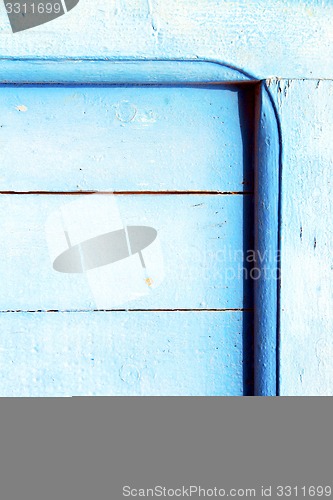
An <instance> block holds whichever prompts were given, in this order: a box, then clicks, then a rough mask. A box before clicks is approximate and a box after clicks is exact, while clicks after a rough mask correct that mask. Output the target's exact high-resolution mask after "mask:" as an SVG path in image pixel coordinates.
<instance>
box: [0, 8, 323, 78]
mask: <svg viewBox="0 0 333 500" xmlns="http://www.w3.org/2000/svg"><path fill="white" fill-rule="evenodd" d="M332 16H333V5H332V2H331V1H330V0H324V1H321V2H318V1H317V0H304V1H294V0H265V1H262V0H260V1H258V0H247V1H243V0H241V1H238V0H232V1H228V2H227V1H220V0H200V2H196V3H194V2H193V1H192V0H182V1H179V0H168V1H163V0H150V1H149V2H147V0H140V1H139V0H122V1H119V0H112V1H109V0H94V2H91V1H90V0H81V1H80V2H79V4H78V5H77V6H76V7H75V9H73V10H72V11H70V12H69V13H68V14H66V15H64V16H62V17H60V18H59V19H57V20H55V21H53V22H50V23H47V24H45V25H42V26H39V27H36V28H34V29H32V30H27V31H26V32H22V33H19V34H15V35H13V34H12V32H11V29H10V25H9V21H8V18H7V16H6V12H5V8H4V6H2V8H1V9H0V47H1V49H0V53H1V55H2V56H7V57H19V58H22V57H31V56H35V57H47V58H51V57H63V58H66V57H72V56H76V57H87V56H90V57H102V58H106V57H119V56H121V55H122V56H132V57H134V58H149V57H157V58H163V57H167V58H178V57H180V58H200V57H202V58H206V59H216V60H219V61H224V62H228V63H230V64H233V65H235V66H237V67H239V68H242V69H245V70H247V71H249V72H250V73H252V74H254V75H256V76H257V77H258V78H267V77H268V76H272V75H278V76H285V77H294V78H311V77H318V78H319V77H321V78H329V77H331V76H332V66H331V60H332V47H333V45H332V44H333V41H332V36H331V31H332V30H331V19H332Z"/></svg>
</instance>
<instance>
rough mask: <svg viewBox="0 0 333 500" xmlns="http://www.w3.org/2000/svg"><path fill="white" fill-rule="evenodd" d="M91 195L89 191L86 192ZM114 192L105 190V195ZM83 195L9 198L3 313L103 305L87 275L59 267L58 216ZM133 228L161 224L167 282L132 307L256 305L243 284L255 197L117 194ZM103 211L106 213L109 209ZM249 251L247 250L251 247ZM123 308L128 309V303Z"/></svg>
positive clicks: (1, 269) (3, 206) (2, 213)
mask: <svg viewBox="0 0 333 500" xmlns="http://www.w3.org/2000/svg"><path fill="white" fill-rule="evenodd" d="M81 196H87V195H81ZM104 196H108V195H99V198H100V199H101V201H102V198H103V197H104ZM77 198H78V197H77V196H75V197H74V196H60V195H1V196H0V220H1V223H0V226H1V235H2V245H1V251H2V253H3V255H6V259H1V261H0V275H1V278H2V286H1V295H0V307H1V309H2V310H5V311H6V310H39V309H43V310H49V309H52V310H53V309H59V310H73V309H74V310H76V309H79V310H82V309H95V308H96V306H95V304H94V301H93V297H92V295H91V293H90V290H89V286H88V284H87V282H86V278H85V275H81V274H75V275H73V274H63V273H58V272H56V271H55V270H54V269H53V267H52V263H53V262H52V261H51V259H50V256H49V251H48V247H47V239H46V223H47V220H48V217H49V215H50V214H52V213H53V212H54V211H56V210H57V209H59V208H60V207H61V206H62V205H64V204H66V203H68V202H70V201H71V200H73V199H77ZM117 204H118V208H119V210H120V214H121V217H122V220H123V221H124V223H126V224H127V225H144V226H149V227H154V228H155V229H156V230H157V232H158V236H159V240H160V245H161V249H162V253H163V258H164V272H165V279H164V282H163V285H161V286H160V287H159V288H158V289H156V290H153V291H152V293H151V294H150V295H149V296H148V297H145V298H142V299H138V300H136V301H134V302H130V303H128V304H125V305H124V307H129V308H131V309H146V308H147V309H184V308H185V309H225V308H226V309H242V308H248V307H251V305H252V300H253V297H252V292H251V287H250V284H249V282H248V281H247V282H245V283H244V284H243V271H242V270H243V266H244V264H245V266H248V264H247V263H246V262H245V263H244V262H243V256H244V248H245V247H244V245H247V246H246V248H251V240H250V239H248V241H247V242H244V235H243V225H244V223H245V224H247V223H249V222H250V221H251V213H252V207H251V197H250V196H241V195H239V196H232V195H229V196H225V195H132V196H128V195H127V196H117ZM101 216H105V215H104V212H103V206H102V208H101ZM246 248H245V250H246ZM122 308H123V307H122Z"/></svg>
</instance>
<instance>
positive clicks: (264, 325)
mask: <svg viewBox="0 0 333 500" xmlns="http://www.w3.org/2000/svg"><path fill="white" fill-rule="evenodd" d="M258 98H259V101H260V104H259V106H258V123H257V127H258V128H257V152H256V168H255V248H256V258H257V260H256V264H255V269H256V272H255V277H254V293H255V311H256V312H255V323H254V331H255V348H254V349H255V394H256V395H258V396H275V395H277V394H278V392H279V387H278V374H277V371H278V362H277V361H278V335H279V314H278V300H279V288H280V282H279V279H280V259H279V252H280V242H279V200H280V175H281V147H282V135H281V130H280V122H279V118H278V115H277V112H276V108H275V105H274V102H273V101H272V97H271V95H270V93H269V91H268V88H267V87H266V84H265V83H262V84H261V87H260V93H259V95H258Z"/></svg>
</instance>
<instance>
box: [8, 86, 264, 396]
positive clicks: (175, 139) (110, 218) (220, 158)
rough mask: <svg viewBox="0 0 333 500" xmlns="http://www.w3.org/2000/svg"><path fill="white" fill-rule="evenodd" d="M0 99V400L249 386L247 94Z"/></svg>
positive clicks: (59, 93)
mask: <svg viewBox="0 0 333 500" xmlns="http://www.w3.org/2000/svg"><path fill="white" fill-rule="evenodd" d="M0 94H1V104H0V108H1V120H2V121H1V123H2V127H1V131H0V134H1V135H0V138H1V143H2V149H1V163H2V165H5V168H4V169H3V171H2V179H1V183H2V193H3V194H2V195H1V198H0V213H1V221H2V222H1V227H2V254H3V255H6V256H7V258H6V259H2V260H1V262H0V274H1V277H2V286H1V295H0V305H1V309H2V311H12V312H13V311H15V314H7V315H2V316H1V329H2V332H6V333H5V335H6V350H2V351H1V365H2V367H3V370H2V375H1V379H0V393H1V395H45V396H48V395H89V394H92V395H243V394H251V393H252V392H253V286H252V279H251V278H252V276H251V267H252V261H251V259H250V258H248V255H249V254H250V252H251V251H253V248H254V246H253V245H254V242H253V231H254V215H253V189H254V184H253V183H254V171H253V162H254V113H255V92H254V87H253V86H251V85H248V84H237V85H236V84H232V85H231V84H218V85H217V84H215V83H214V84H208V83H207V84H198V83H184V84H178V85H172V84H168V85H166V84H159V85H149V84H145V85H135V86H133V85H129V84H126V85H121V86H120V85H102V86H94V85H80V86H76V85H68V84H67V85H62V86H54V85H42V86H41V85H23V86H17V85H11V84H8V85H4V86H2V87H1V90H0ZM131 228H150V229H151V230H153V231H155V232H154V241H153V242H151V241H149V242H147V243H144V244H142V248H141V247H140V248H139V250H133V245H132V247H131V234H132V233H131V231H132V232H133V229H131ZM121 231H123V233H121ZM117 232H118V233H117ZM115 233H117V234H119V235H120V234H123V235H124V240H123V242H125V238H127V243H129V247H128V248H129V251H128V252H127V250H124V252H125V253H124V254H121V253H120V254H119V255H120V257H119V258H117V259H116V261H115V262H114V261H112V259H111V258H110V259H109V255H111V254H112V252H113V251H114V246H115V245H117V244H118V243H117V242H116V240H115V239H112V238H113V237H111V239H109V240H108V243H105V245H106V247H105V245H104V247H103V248H104V250H103V249H102V250H101V245H103V244H104V243H103V244H102V243H101V241H102V240H101V238H100V237H101V236H103V235H110V234H113V235H114V234H115ZM140 234H142V233H140ZM87 242H95V243H96V244H95V243H94V245H95V246H94V247H93V257H92V258H93V261H94V263H93V264H92V265H91V266H90V267H89V266H87V262H86V260H85V259H86V254H85V252H86V249H87V248H88V247H87ZM148 243H149V244H148ZM124 244H125V243H124ZM140 244H141V243H140ZM73 248H74V250H75V251H74V250H73ZM126 248H127V247H126ZM131 248H132V250H133V251H132V252H131ZM68 249H70V250H71V252H72V255H73V256H74V257H73V259H74V261H75V259H76V261H75V262H74V261H73V260H72V261H71V265H73V266H74V268H75V269H76V271H75V269H74V268H73V267H72V268H71V267H70V265H69V267H68V268H66V269H61V266H60V267H59V266H58V267H57V264H56V262H58V263H59V262H60V260H59V259H61V258H62V257H61V256H63V255H68ZM141 250H142V251H141ZM121 251H122V250H121ZM66 252H67V253H66ZM75 252H77V253H76V254H75V255H76V257H75V255H74V253H75ZM103 252H104V253H103ZM126 252H127V253H126ZM102 253H103V255H107V257H106V260H105V261H104V262H102V261H100V260H99V259H100V255H101V254H102ZM96 255H97V257H96ZM66 258H67V257H66ZM57 259H58V261H57ZM96 259H97V260H96ZM79 261H80V264H78V262H79ZM83 261H84V263H83V264H82V262H83ZM73 262H74V264H73ZM81 264H82V267H80V266H81ZM77 265H79V267H80V269H79V271H78V268H77ZM75 266H76V267H75ZM85 266H86V267H85ZM73 269H74V271H73ZM61 271H63V272H61Z"/></svg>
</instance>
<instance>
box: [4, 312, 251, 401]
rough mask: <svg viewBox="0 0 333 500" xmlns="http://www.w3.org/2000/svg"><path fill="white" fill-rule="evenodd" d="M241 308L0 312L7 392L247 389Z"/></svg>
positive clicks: (212, 393) (62, 393)
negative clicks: (223, 310) (219, 310)
mask: <svg viewBox="0 0 333 500" xmlns="http://www.w3.org/2000/svg"><path fill="white" fill-rule="evenodd" d="M249 326H250V318H248V317H247V316H246V315H244V314H242V313H240V312H238V313H213V312H200V313H195V312H183V313H179V312H162V313H156V312H155V313H131V314H127V313H125V312H112V313H100V312H98V313H93V312H89V313H62V314H60V313H39V314H37V313H35V314H29V313H15V314H8V313H0V332H1V333H0V364H1V367H2V369H1V373H0V395H1V396H38V397H39V396H73V395H76V396H86V395H91V396H93V395H98V396H106V395H113V396H116V395H121V396H132V395H135V396H140V395H168V396H169V395H176V396H181V395H185V396H189V395H192V396H215V395H218V396H220V395H229V396H240V395H242V394H243V378H244V373H243V364H242V345H243V336H246V335H249V334H250V332H249V331H248V330H247V328H249Z"/></svg>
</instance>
